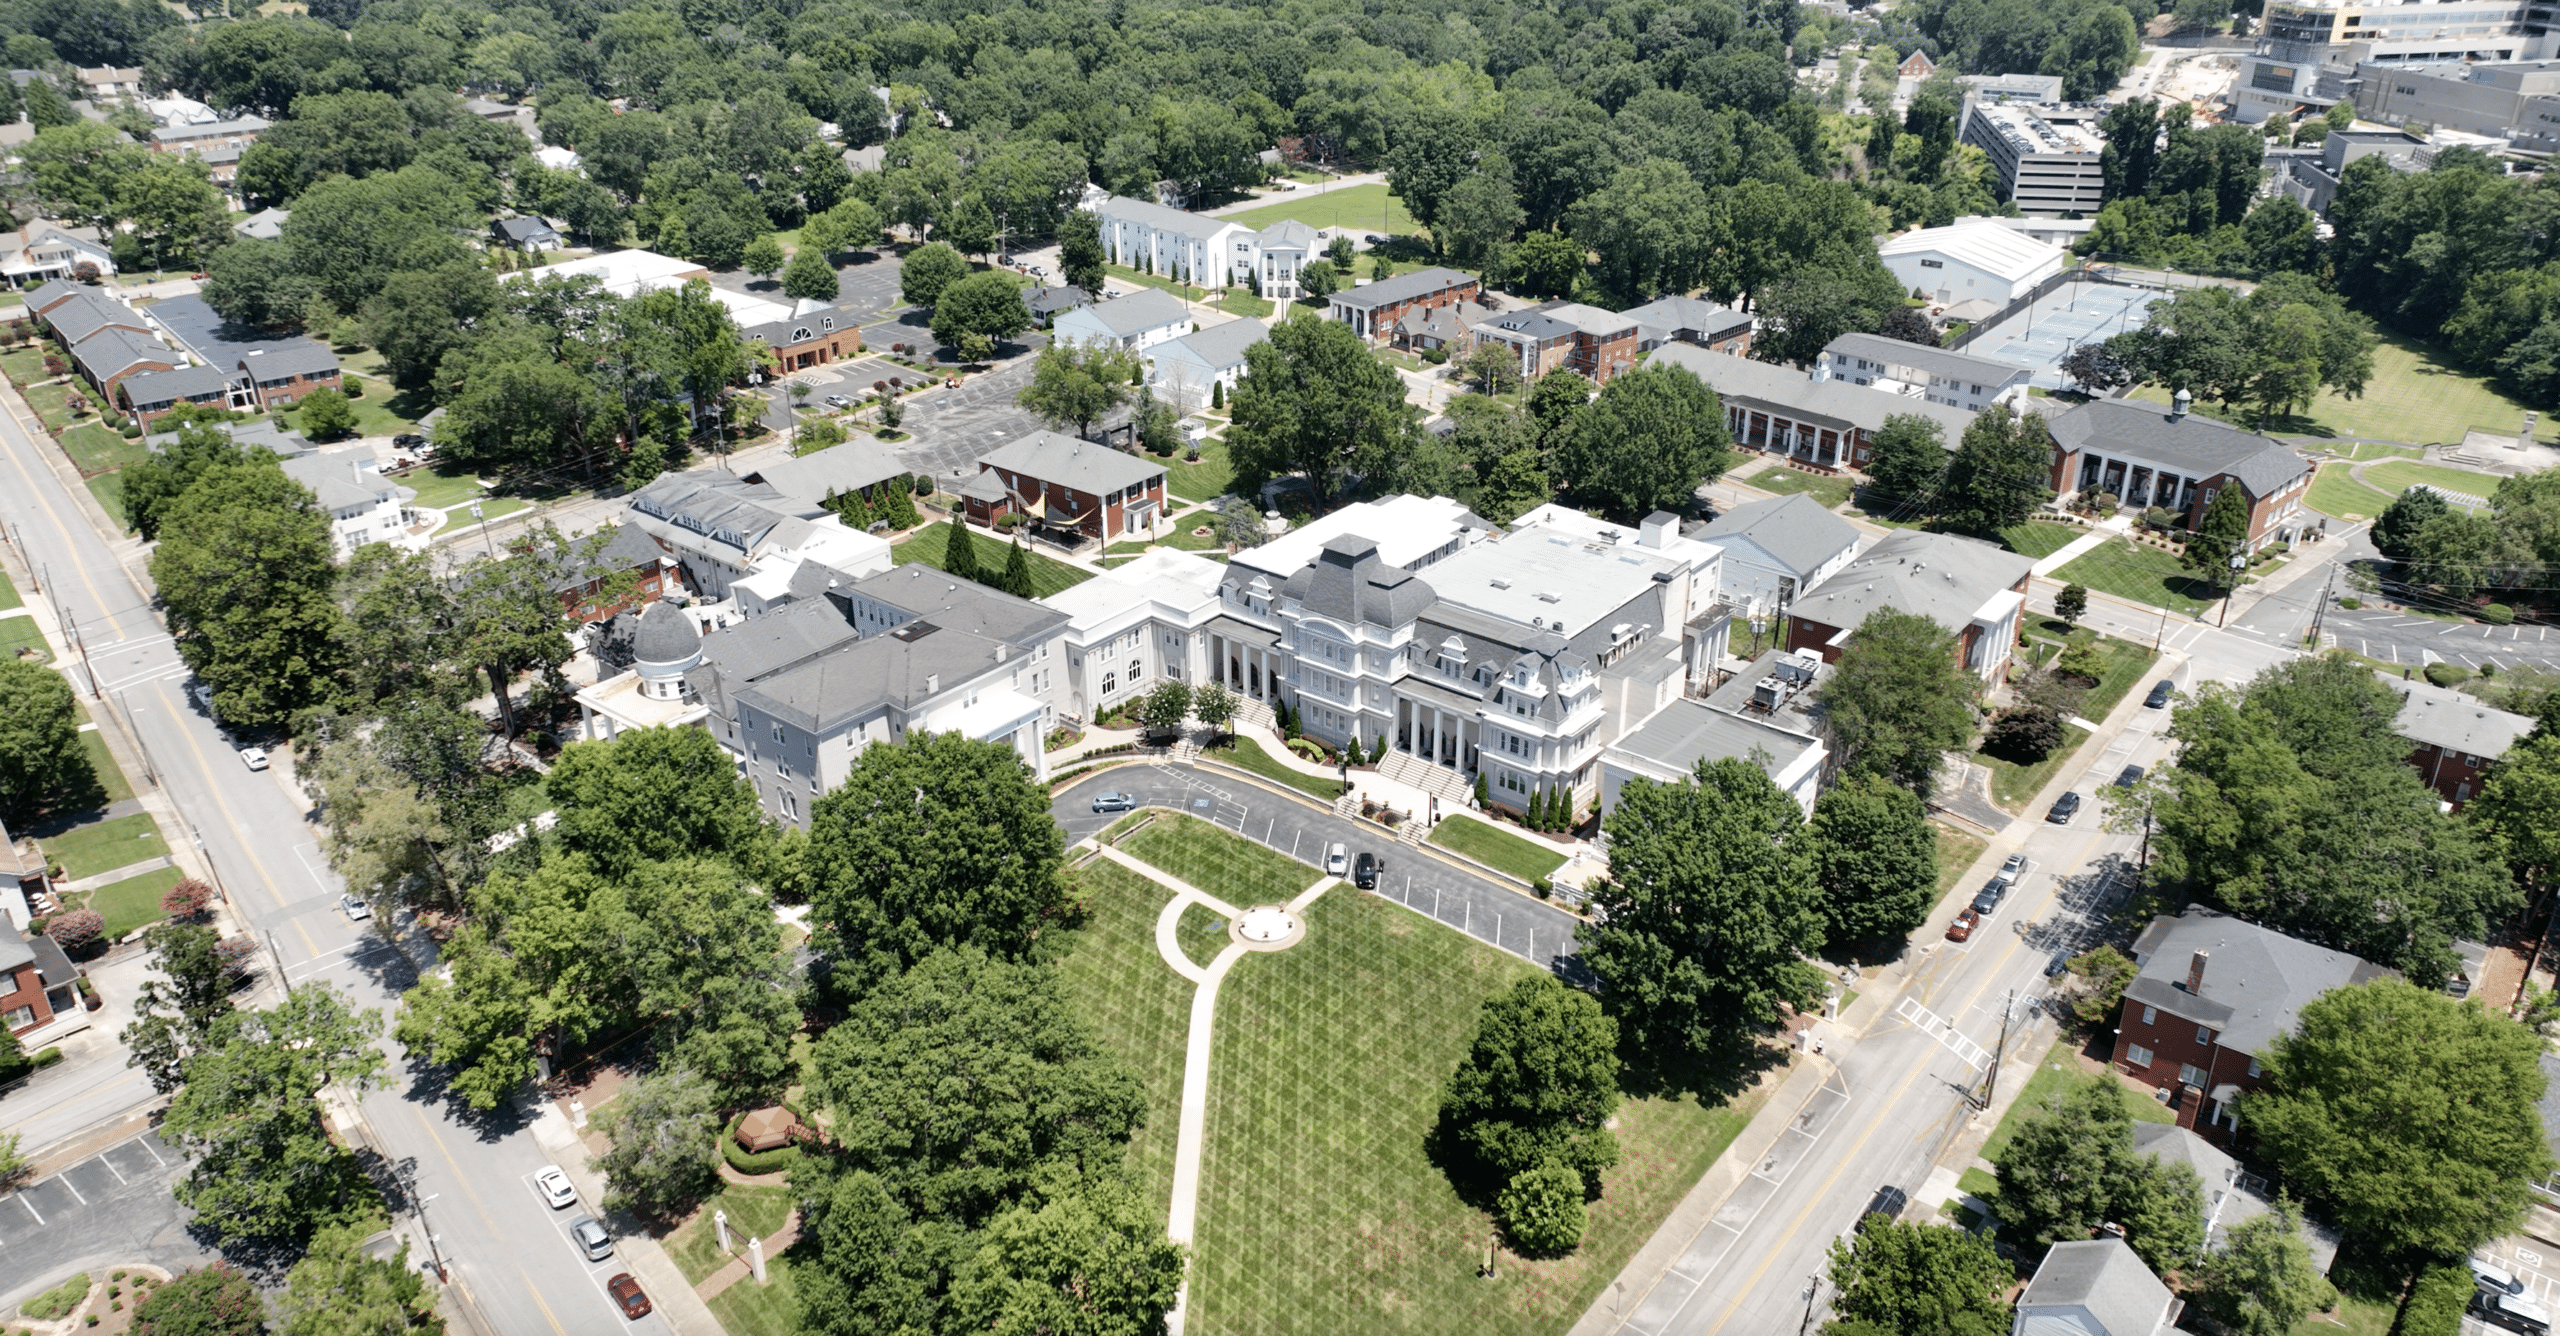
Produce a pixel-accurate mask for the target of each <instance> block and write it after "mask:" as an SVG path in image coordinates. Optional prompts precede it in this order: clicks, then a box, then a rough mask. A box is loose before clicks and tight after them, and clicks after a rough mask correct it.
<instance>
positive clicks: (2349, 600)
mask: <svg viewBox="0 0 2560 1336" xmlns="http://www.w3.org/2000/svg"><path fill="white" fill-rule="evenodd" d="M2338 606H2339V607H2342V608H2345V609H2346V610H2347V611H2349V612H2353V611H2355V610H2356V609H2358V608H2361V607H2363V606H2364V600H2363V599H2360V598H2357V597H2356V596H2355V595H2353V594H2349V595H2347V596H2346V597H2345V598H2342V599H2339V600H2338Z"/></svg>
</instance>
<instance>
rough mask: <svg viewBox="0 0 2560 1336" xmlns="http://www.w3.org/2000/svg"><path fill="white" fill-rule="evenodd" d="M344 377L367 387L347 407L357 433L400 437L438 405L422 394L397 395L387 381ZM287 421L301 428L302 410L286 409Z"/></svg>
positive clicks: (348, 402)
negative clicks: (352, 412) (350, 412)
mask: <svg viewBox="0 0 2560 1336" xmlns="http://www.w3.org/2000/svg"><path fill="white" fill-rule="evenodd" d="M343 379H344V380H345V381H346V382H347V383H348V385H349V386H350V387H354V386H359V385H360V386H362V387H363V389H364V395H363V397H362V398H354V399H349V400H348V401H347V407H349V408H352V409H354V410H355V411H356V432H355V434H356V435H358V436H397V435H400V434H402V433H404V432H413V431H416V430H417V429H418V417H419V416H423V415H424V414H425V413H426V411H427V410H428V409H431V408H433V407H435V402H434V401H433V400H431V399H428V398H426V397H424V396H423V395H419V396H412V395H394V394H393V393H392V389H391V386H390V383H389V382H387V381H379V380H365V379H364V378H362V377H360V376H352V375H350V376H345V377H343ZM404 410H405V411H404ZM284 421H285V425H286V426H288V427H291V428H293V429H294V430H295V431H300V430H302V409H301V408H300V407H298V406H297V407H293V408H288V409H286V410H284Z"/></svg>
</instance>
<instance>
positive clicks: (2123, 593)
mask: <svg viewBox="0 0 2560 1336" xmlns="http://www.w3.org/2000/svg"><path fill="white" fill-rule="evenodd" d="M2053 578H2055V579H2057V580H2061V581H2064V582H2065V583H2069V584H2079V585H2085V586H2087V587H2088V588H2091V589H2095V590H2098V591H2099V592H2101V593H2108V594H2114V595H2116V596H2118V597H2120V598H2129V599H2132V600H2133V601H2135V602H2136V603H2148V604H2150V605H2151V606H2153V607H2155V608H2170V609H2173V610H2175V611H2178V612H2182V613H2185V614H2186V615H2188V616H2190V617H2192V616H2194V615H2196V614H2197V613H2199V612H2202V611H2204V610H2205V607H2206V605H2207V601H2208V600H2209V599H2211V598H2212V597H2214V596H2215V595H2217V594H2218V593H2219V592H2220V591H2218V590H2216V589H2215V588H2214V587H2213V586H2211V585H2209V584H2207V583H2205V582H2204V580H2202V579H2201V578H2199V577H2198V576H2197V574H2196V573H2195V572H2193V571H2190V570H2188V569H2187V568H2185V567H2184V566H2181V565H2179V564H2178V554H2177V553H2175V552H2168V551H2164V550H2162V549H2160V548H2156V547H2146V546H2142V545H2140V544H2136V543H2132V542H2130V541H2122V540H2110V541H2108V542H2105V543H2101V544H2099V545H2098V546H2096V547H2093V548H2091V549H2089V550H2088V551H2086V552H2083V553H2081V554H2080V555H2079V556H2077V557H2074V558H2072V559H2071V560H2070V561H2069V562H2067V563H2065V564H2064V565H2063V567H2062V569H2060V570H2058V571H2055V572H2054V573H2053Z"/></svg>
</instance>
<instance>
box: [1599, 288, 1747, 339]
mask: <svg viewBox="0 0 2560 1336" xmlns="http://www.w3.org/2000/svg"><path fill="white" fill-rule="evenodd" d="M1626 315H1627V317H1628V318H1629V319H1631V320H1633V321H1635V322H1636V329H1637V331H1638V332H1639V334H1640V335H1641V336H1642V337H1644V338H1648V339H1670V338H1677V337H1678V336H1679V334H1680V331H1682V330H1696V331H1697V332H1698V335H1699V337H1701V338H1707V339H1721V338H1727V337H1730V336H1732V335H1735V334H1739V333H1742V332H1743V331H1745V330H1747V329H1749V328H1751V317H1750V316H1747V315H1744V314H1743V313H1742V312H1740V311H1736V310H1733V309H1732V308H1730V307H1725V306H1719V305H1717V304H1716V303H1714V302H1711V301H1701V300H1700V299H1698V298H1696V297H1679V296H1671V297H1656V298H1654V299H1653V300H1652V301H1649V302H1646V303H1645V304H1644V305H1642V306H1634V307H1629V308H1628V309H1627V311H1626Z"/></svg>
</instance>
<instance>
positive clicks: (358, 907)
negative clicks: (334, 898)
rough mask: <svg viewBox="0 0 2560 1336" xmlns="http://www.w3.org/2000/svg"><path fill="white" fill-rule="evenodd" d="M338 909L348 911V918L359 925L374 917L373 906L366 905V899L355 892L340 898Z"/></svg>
mask: <svg viewBox="0 0 2560 1336" xmlns="http://www.w3.org/2000/svg"><path fill="white" fill-rule="evenodd" d="M338 908H340V909H343V910H345V911H347V917H348V918H349V919H351V920H353V921H355V922H357V923H362V922H364V921H365V920H366V919H369V918H372V917H373V906H372V905H369V904H367V903H365V898H364V897H363V896H361V895H358V894H356V893H355V892H353V891H348V892H347V893H345V894H343V895H341V896H339V897H338Z"/></svg>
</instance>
